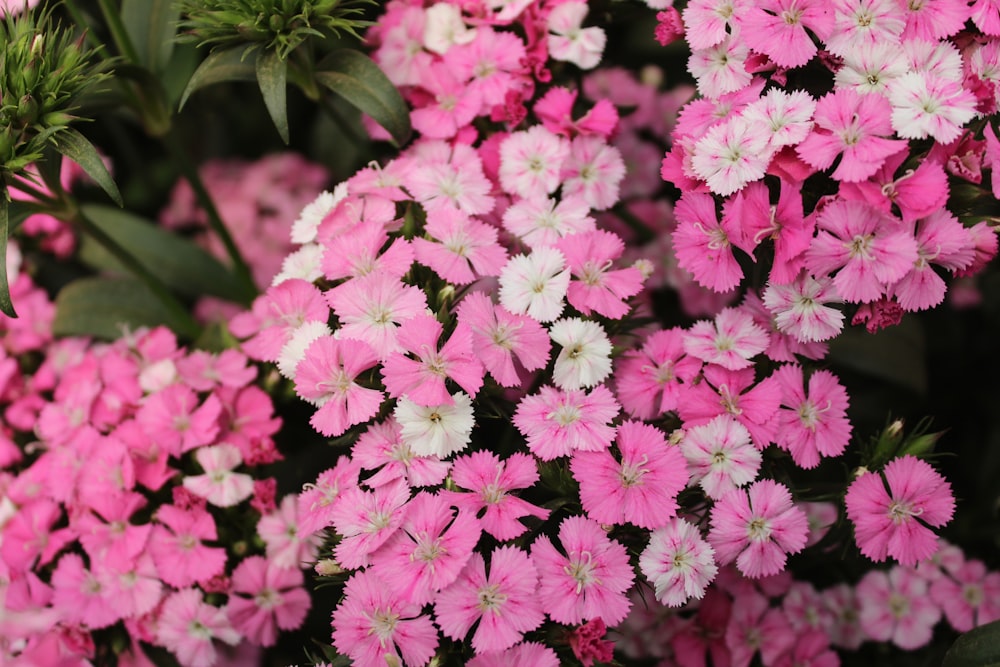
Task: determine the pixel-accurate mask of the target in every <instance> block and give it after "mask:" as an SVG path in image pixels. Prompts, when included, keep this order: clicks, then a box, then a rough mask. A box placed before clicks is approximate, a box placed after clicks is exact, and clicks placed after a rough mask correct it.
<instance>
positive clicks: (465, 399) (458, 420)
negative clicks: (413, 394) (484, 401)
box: [393, 391, 476, 459]
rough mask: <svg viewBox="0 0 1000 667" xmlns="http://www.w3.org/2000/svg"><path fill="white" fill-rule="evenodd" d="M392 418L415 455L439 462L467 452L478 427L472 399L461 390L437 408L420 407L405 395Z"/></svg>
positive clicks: (433, 406)
mask: <svg viewBox="0 0 1000 667" xmlns="http://www.w3.org/2000/svg"><path fill="white" fill-rule="evenodd" d="M393 416H394V417H395V418H396V421H397V422H399V426H400V428H401V431H400V436H399V437H400V439H401V440H402V441H403V442H404V443H405V444H407V445H408V446H409V447H410V449H411V450H413V453H414V454H416V455H417V456H436V457H438V458H439V459H444V458H447V457H449V456H451V455H452V454H454V453H455V452H460V451H462V450H463V449H465V448H466V447H467V446H468V445H469V442H471V437H472V427H473V426H475V425H476V419H475V416H474V414H473V409H472V399H470V398H469V396H468V394H465V393H463V392H461V391H460V392H458V393H456V394H454V395H453V396H451V397H450V399H449V402H448V403H441V404H437V405H420V404H418V403H415V402H413V401H411V400H410V399H408V398H407V397H405V396H403V397H401V398H400V399H399V400H398V401H397V402H396V409H395V411H394V412H393Z"/></svg>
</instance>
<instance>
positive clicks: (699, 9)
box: [684, 0, 752, 49]
mask: <svg viewBox="0 0 1000 667" xmlns="http://www.w3.org/2000/svg"><path fill="white" fill-rule="evenodd" d="M750 6H752V4H751V3H749V2H747V1H746V0H692V2H689V3H688V4H687V6H685V7H684V27H685V31H686V33H687V34H686V35H685V39H686V40H687V42H688V44H690V45H691V48H693V49H706V48H708V47H710V46H715V45H716V44H718V43H719V42H721V41H722V40H724V39H725V38H726V36H727V35H729V34H731V32H732V31H733V30H735V29H738V26H739V22H740V20H741V19H742V17H743V16H744V15H745V14H746V12H747V10H748V9H749V8H750Z"/></svg>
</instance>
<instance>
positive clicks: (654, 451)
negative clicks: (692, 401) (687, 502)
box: [570, 421, 688, 529]
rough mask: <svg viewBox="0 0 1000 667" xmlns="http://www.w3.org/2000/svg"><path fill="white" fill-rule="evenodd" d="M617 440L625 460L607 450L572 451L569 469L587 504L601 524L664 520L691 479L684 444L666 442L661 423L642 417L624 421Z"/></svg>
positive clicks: (659, 522)
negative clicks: (617, 457) (675, 444)
mask: <svg viewBox="0 0 1000 667" xmlns="http://www.w3.org/2000/svg"><path fill="white" fill-rule="evenodd" d="M615 443H616V444H617V447H618V451H619V452H620V454H621V461H619V460H617V459H616V458H615V457H613V456H612V455H611V452H610V451H608V450H606V449H605V450H601V451H598V452H576V453H575V454H574V455H573V459H572V461H571V463H570V469H571V470H572V471H573V477H574V478H575V479H576V480H577V482H579V484H580V502H581V504H582V505H583V509H584V510H586V512H587V515H588V516H589V517H590V518H591V519H594V520H595V521H597V522H599V523H601V524H623V523H632V524H634V525H636V526H639V527H641V528H648V529H653V528H658V527H660V526H663V525H665V524H666V523H667V522H668V521H669V520H670V518H671V517H673V516H674V514H676V512H677V494H678V493H680V492H681V491H682V490H683V489H684V487H685V486H686V485H687V481H688V475H687V471H686V469H685V465H684V464H685V461H684V456H683V455H682V454H681V452H680V449H679V448H678V447H674V446H669V445H667V441H666V438H665V437H664V435H663V433H662V432H661V431H660V430H659V429H657V428H656V427H654V426H650V425H649V424H645V423H643V422H637V421H626V422H623V423H622V424H621V425H620V426H619V427H618V435H617V438H616V440H615Z"/></svg>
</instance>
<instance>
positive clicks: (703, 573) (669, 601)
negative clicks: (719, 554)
mask: <svg viewBox="0 0 1000 667" xmlns="http://www.w3.org/2000/svg"><path fill="white" fill-rule="evenodd" d="M714 554H715V552H714V551H713V550H712V547H711V546H710V545H709V544H708V542H706V541H705V540H704V538H702V536H701V533H700V532H699V531H698V529H697V528H696V527H695V526H692V525H691V524H690V523H688V522H687V521H685V520H684V519H681V518H674V519H671V520H670V521H669V522H668V523H667V524H666V525H664V526H662V527H660V528H657V529H656V530H655V531H654V532H652V533H651V534H650V536H649V544H648V545H647V546H646V548H645V549H644V550H643V552H642V554H641V555H640V556H639V569H640V570H642V573H643V574H644V575H646V578H647V579H649V581H650V582H651V583H652V584H653V590H654V591H655V593H656V599H657V600H659V601H660V602H661V603H662V604H665V605H667V606H670V607H679V606H681V605H682V604H684V603H685V602H687V601H688V600H690V599H691V598H697V599H699V600H700V599H701V598H702V597H704V595H705V589H706V588H708V585H709V584H710V583H712V580H713V579H714V578H715V575H716V573H717V572H718V571H719V568H718V566H717V565H716V564H715V558H714V557H713V556H714Z"/></svg>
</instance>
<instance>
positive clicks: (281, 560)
mask: <svg viewBox="0 0 1000 667" xmlns="http://www.w3.org/2000/svg"><path fill="white" fill-rule="evenodd" d="M257 534H258V535H260V538H261V539H262V540H263V541H264V550H265V553H266V554H267V560H268V562H270V563H272V564H273V565H274V566H275V567H280V568H282V569H292V568H295V569H298V568H301V567H302V565H303V563H311V562H313V561H314V560H316V550H317V546H318V545H319V543H320V541H321V540H320V539H319V536H314V535H313V534H312V533H311V532H308V533H307V532H305V531H303V530H301V529H300V528H299V517H298V499H297V498H296V496H295V494H294V493H290V494H288V495H287V496H285V497H284V498H282V499H281V504H280V505H278V507H276V508H274V509H272V510H271V511H270V512H267V513H265V514H264V515H263V516H261V517H260V521H258V522H257Z"/></svg>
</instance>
